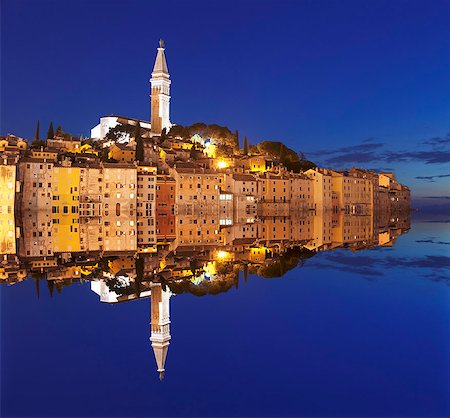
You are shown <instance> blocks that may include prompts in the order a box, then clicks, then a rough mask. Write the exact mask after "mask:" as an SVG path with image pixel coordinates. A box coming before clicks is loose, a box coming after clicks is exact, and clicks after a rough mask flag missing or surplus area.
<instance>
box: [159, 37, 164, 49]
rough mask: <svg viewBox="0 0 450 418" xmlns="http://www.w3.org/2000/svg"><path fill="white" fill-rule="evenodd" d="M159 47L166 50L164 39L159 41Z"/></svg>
mask: <svg viewBox="0 0 450 418" xmlns="http://www.w3.org/2000/svg"><path fill="white" fill-rule="evenodd" d="M159 47H160V48H164V41H163V39H162V38H160V39H159Z"/></svg>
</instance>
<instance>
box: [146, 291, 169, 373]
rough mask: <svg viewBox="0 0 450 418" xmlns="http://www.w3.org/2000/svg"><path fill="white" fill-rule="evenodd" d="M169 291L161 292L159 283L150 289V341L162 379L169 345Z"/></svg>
mask: <svg viewBox="0 0 450 418" xmlns="http://www.w3.org/2000/svg"><path fill="white" fill-rule="evenodd" d="M171 296H172V293H170V290H163V289H162V287H161V284H160V283H155V284H154V286H152V288H151V295H150V309H151V323H150V341H151V343H152V348H153V353H154V355H155V360H156V365H157V368H158V369H157V370H158V373H159V378H160V379H161V380H162V379H163V378H164V372H165V363H166V358H167V351H168V349H169V344H170V338H171V337H170V312H169V308H170V306H169V305H170V297H171Z"/></svg>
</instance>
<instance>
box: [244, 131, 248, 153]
mask: <svg viewBox="0 0 450 418" xmlns="http://www.w3.org/2000/svg"><path fill="white" fill-rule="evenodd" d="M247 154H248V143H247V136H245V135H244V155H247Z"/></svg>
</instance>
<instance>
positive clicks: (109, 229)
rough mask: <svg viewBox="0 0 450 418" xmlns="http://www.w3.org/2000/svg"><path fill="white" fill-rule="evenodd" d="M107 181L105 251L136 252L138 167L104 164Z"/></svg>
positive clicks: (104, 201)
mask: <svg viewBox="0 0 450 418" xmlns="http://www.w3.org/2000/svg"><path fill="white" fill-rule="evenodd" d="M103 182H104V186H103V187H104V189H103V217H102V219H103V227H104V231H103V234H102V235H103V239H104V245H103V251H104V252H112V253H114V252H117V251H130V252H132V251H136V249H137V233H136V232H137V226H136V221H137V219H136V202H137V196H136V194H137V170H136V166H135V165H134V164H124V163H122V164H119V163H104V164H103Z"/></svg>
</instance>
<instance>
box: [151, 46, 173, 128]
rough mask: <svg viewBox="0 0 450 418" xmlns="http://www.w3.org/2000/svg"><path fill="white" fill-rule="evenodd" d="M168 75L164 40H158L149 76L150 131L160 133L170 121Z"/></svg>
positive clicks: (169, 125) (168, 126)
mask: <svg viewBox="0 0 450 418" xmlns="http://www.w3.org/2000/svg"><path fill="white" fill-rule="evenodd" d="M170 83H171V81H170V75H169V70H168V68H167V62H166V56H165V54H164V41H163V40H162V39H160V40H159V48H158V53H157V55H156V60H155V65H154V67H153V72H152V77H151V78H150V85H151V87H150V118H151V119H150V120H151V126H152V133H153V134H155V135H161V132H162V130H163V129H169V128H170V127H171V126H172V125H171V123H170Z"/></svg>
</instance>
